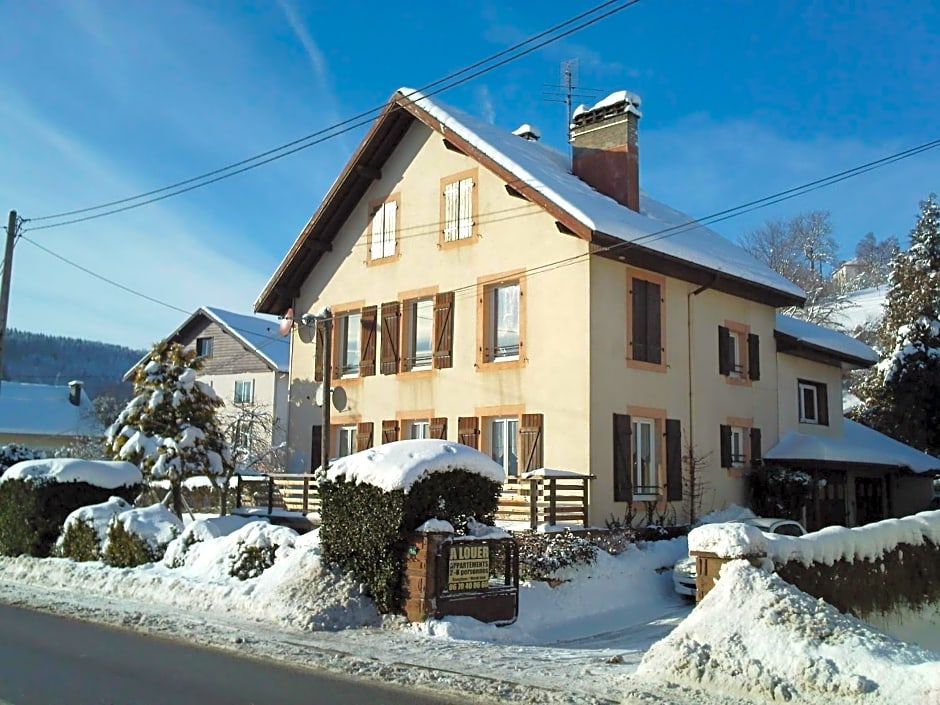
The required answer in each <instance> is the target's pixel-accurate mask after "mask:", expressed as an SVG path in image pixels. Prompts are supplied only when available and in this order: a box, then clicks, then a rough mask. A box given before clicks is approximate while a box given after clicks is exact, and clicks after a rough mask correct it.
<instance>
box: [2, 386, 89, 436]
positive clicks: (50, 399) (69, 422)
mask: <svg viewBox="0 0 940 705" xmlns="http://www.w3.org/2000/svg"><path fill="white" fill-rule="evenodd" d="M104 432H105V430H104V427H103V426H102V425H101V422H100V421H99V420H98V416H97V415H96V414H95V408H94V406H93V405H92V403H91V399H89V398H88V394H86V393H85V390H84V385H83V384H82V382H79V381H73V382H69V383H68V385H55V384H27V383H25V382H8V381H6V380H4V381H3V383H2V384H0V445H6V444H8V443H21V444H22V445H25V446H28V447H29V448H33V449H36V450H47V451H54V450H57V449H59V448H62V447H63V446H66V445H68V444H69V443H71V442H73V441H77V440H81V439H85V438H103V437H104Z"/></svg>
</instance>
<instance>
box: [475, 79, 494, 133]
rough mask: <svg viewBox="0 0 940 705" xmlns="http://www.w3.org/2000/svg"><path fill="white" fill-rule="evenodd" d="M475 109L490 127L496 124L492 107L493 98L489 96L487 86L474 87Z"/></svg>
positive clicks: (483, 84)
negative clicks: (478, 110)
mask: <svg viewBox="0 0 940 705" xmlns="http://www.w3.org/2000/svg"><path fill="white" fill-rule="evenodd" d="M475 93H476V100H477V107H478V108H479V109H480V115H481V116H482V117H483V119H484V120H486V121H487V122H488V123H490V124H491V125H495V124H496V108H495V107H494V106H493V96H492V94H490V89H489V86H487V85H486V84H485V83H481V84H480V85H478V86H477V87H476V90H475Z"/></svg>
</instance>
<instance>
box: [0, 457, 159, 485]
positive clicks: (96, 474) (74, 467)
mask: <svg viewBox="0 0 940 705" xmlns="http://www.w3.org/2000/svg"><path fill="white" fill-rule="evenodd" d="M6 480H28V481H30V482H33V483H37V484H40V483H47V482H87V483H88V484H89V485H94V486H95V487H104V488H105V489H109V490H113V489H116V488H118V487H131V486H133V485H139V484H140V483H141V481H142V478H141V475H140V470H139V469H138V468H137V466H136V465H134V464H133V463H128V462H125V461H123V460H81V459H79V458H49V459H42V460H24V461H23V462H21V463H17V464H16V465H11V466H10V467H9V468H8V469H7V471H6V472H5V473H3V475H0V482H4V481H6Z"/></svg>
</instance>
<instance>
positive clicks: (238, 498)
mask: <svg viewBox="0 0 940 705" xmlns="http://www.w3.org/2000/svg"><path fill="white" fill-rule="evenodd" d="M235 477H236V478H238V479H237V480H235V509H241V506H242V476H241V475H236V476H235Z"/></svg>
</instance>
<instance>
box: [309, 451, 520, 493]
mask: <svg viewBox="0 0 940 705" xmlns="http://www.w3.org/2000/svg"><path fill="white" fill-rule="evenodd" d="M448 470H466V471H468V472H472V473H476V474H478V475H482V476H483V477H486V478H489V479H490V480H495V481H496V482H499V483H500V484H502V483H503V482H505V481H506V471H505V470H503V467H502V466H501V465H498V464H497V463H495V462H493V460H492V459H491V458H490V457H489V456H488V455H485V454H484V453H481V452H480V451H478V450H476V449H475V448H471V447H470V446H465V445H462V444H460V443H453V442H451V441H441V440H437V439H422V440H410V441H395V442H393V443H383V444H382V445H380V446H377V447H376V448H370V449H369V450H363V451H360V452H359V453H354V454H353V455H347V456H345V457H343V458H339V459H338V460H336V461H335V462H334V463H333V464H332V465H330V469H329V470H327V479H329V480H332V481H334V482H335V481H337V480H339V479H340V478H345V479H346V481H347V482H355V483H357V484H358V483H366V484H369V485H374V486H375V487H378V488H380V489H382V490H384V491H386V492H392V491H394V490H404V491H405V493H407V492H408V491H409V490H410V489H411V486H412V485H414V483H416V482H418V481H419V480H422V479H424V478H425V477H427V476H428V475H430V474H431V473H435V472H447V471H448Z"/></svg>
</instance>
